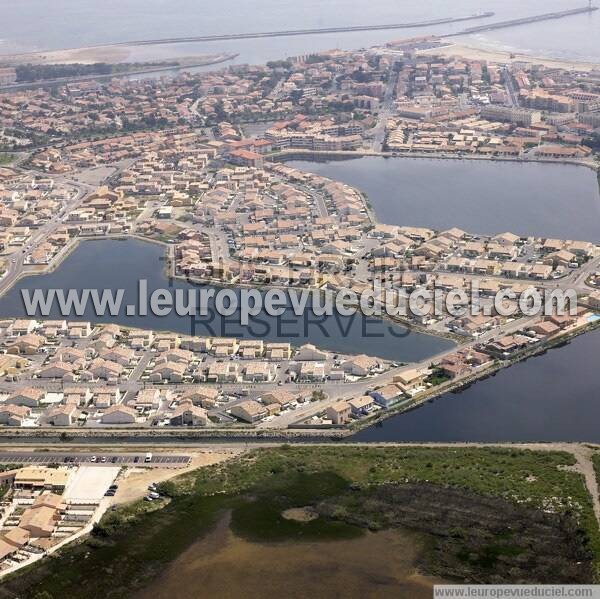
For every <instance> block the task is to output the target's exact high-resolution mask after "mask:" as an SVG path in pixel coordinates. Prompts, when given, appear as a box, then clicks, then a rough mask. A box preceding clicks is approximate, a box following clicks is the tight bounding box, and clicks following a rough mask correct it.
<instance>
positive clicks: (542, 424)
mask: <svg viewBox="0 0 600 599" xmlns="http://www.w3.org/2000/svg"><path fill="white" fill-rule="evenodd" d="M599 355H600V330H596V331H594V332H592V333H588V334H586V335H583V336H581V337H577V338H576V339H575V340H573V341H572V342H571V343H570V344H569V345H567V346H565V347H561V348H557V349H553V350H550V351H549V352H548V353H546V354H544V355H543V356H538V357H536V358H531V359H529V360H527V361H526V362H520V363H519V364H515V365H514V366H511V368H509V369H506V370H502V371H500V372H499V373H498V374H496V376H494V377H491V378H489V379H486V380H484V381H479V382H478V383H476V384H475V385H473V386H472V387H470V388H469V389H467V390H465V391H463V392H462V393H458V394H452V393H448V394H446V395H443V396H441V397H439V398H438V399H436V400H435V401H434V402H433V403H430V404H425V405H424V406H423V407H421V408H419V409H417V410H413V411H411V412H407V413H405V414H400V415H399V416H395V417H393V418H390V419H389V420H386V421H385V422H383V424H382V426H381V427H374V428H369V429H365V430H363V431H361V432H360V433H358V434H357V435H355V436H354V437H353V438H352V439H353V440H355V441H414V442H421V441H440V442H455V441H474V442H476V441H481V442H496V441H498V442H499V441H584V442H590V443H592V442H593V443H600V427H598V422H599V419H600V381H599V380H598V356H599Z"/></svg>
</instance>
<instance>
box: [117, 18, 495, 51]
mask: <svg viewBox="0 0 600 599" xmlns="http://www.w3.org/2000/svg"><path fill="white" fill-rule="evenodd" d="M494 14H495V13H493V12H483V13H477V14H474V15H467V16H464V17H447V18H444V19H432V20H428V21H417V22H414V23H392V24H384V25H355V26H345V27H323V28H317V29H290V30H284V31H264V32H259V33H229V34H223V35H200V36H190V37H171V38H164V39H154V40H136V41H132V42H119V43H117V44H114V45H115V46H154V45H159V44H185V43H190V42H221V41H230V40H249V39H258V38H267V37H290V36H301V35H322V34H325V33H350V32H356V31H386V30H392V29H414V28H418V27H431V26H433V25H447V24H449V23H460V22H462V21H472V20H475V19H486V18H489V17H493V16H494Z"/></svg>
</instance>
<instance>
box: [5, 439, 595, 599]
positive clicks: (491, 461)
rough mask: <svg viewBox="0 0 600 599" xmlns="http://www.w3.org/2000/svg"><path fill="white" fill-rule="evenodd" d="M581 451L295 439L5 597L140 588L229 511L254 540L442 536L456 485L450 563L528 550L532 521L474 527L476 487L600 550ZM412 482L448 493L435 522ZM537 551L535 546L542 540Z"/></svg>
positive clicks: (194, 477)
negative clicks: (420, 505) (296, 514)
mask: <svg viewBox="0 0 600 599" xmlns="http://www.w3.org/2000/svg"><path fill="white" fill-rule="evenodd" d="M574 461H575V460H574V458H573V456H572V455H571V454H569V453H562V452H535V451H525V450H517V449H511V448H508V449H494V448H460V447H456V448H426V447H421V448H405V447H366V446H346V445H331V446H300V445H294V446H290V445H285V446H281V447H278V448H268V449H266V448H265V449H257V450H254V451H252V452H249V453H246V454H244V455H242V456H240V457H239V458H236V459H235V460H231V461H230V462H226V463H221V464H216V465H214V466H210V467H206V468H202V469H199V470H196V471H194V472H190V473H186V474H184V475H181V476H179V477H177V478H176V479H173V480H171V481H169V482H168V483H164V484H162V485H160V490H161V491H162V493H163V494H166V495H168V500H166V501H164V502H161V504H160V505H156V504H148V503H144V502H137V503H134V504H132V505H130V506H125V507H123V508H119V509H117V510H114V511H111V512H109V513H108V514H106V515H105V517H104V518H103V519H102V521H101V522H100V523H99V525H98V526H97V527H96V529H95V531H94V534H93V535H92V536H91V537H90V539H89V540H87V541H86V542H84V543H81V544H79V545H74V546H71V547H68V548H66V549H64V550H62V551H61V552H60V553H59V554H58V555H54V556H52V557H50V558H48V559H46V560H44V561H42V562H40V563H38V564H36V565H33V566H31V567H29V568H26V569H24V570H23V571H21V572H20V573H19V574H18V575H14V576H12V577H10V578H9V579H8V580H6V581H5V582H4V583H3V585H2V586H1V587H0V599H2V598H4V597H6V598H11V599H12V598H16V597H35V596H36V594H37V593H46V595H41V596H44V597H46V598H48V597H50V598H51V597H54V598H58V597H69V598H70V599H78V598H86V599H87V598H88V597H103V598H108V599H111V598H117V597H129V596H131V595H132V593H133V592H134V591H135V589H137V588H140V587H143V586H147V585H148V584H149V582H150V581H151V580H152V578H153V577H155V576H157V575H158V574H160V573H161V572H162V571H164V568H165V566H166V565H167V564H168V563H169V562H172V561H173V560H174V559H175V558H177V557H178V556H179V555H180V554H181V553H182V552H183V551H185V550H186V549H187V548H188V547H190V545H192V543H194V542H195V541H198V540H199V539H201V538H203V536H204V535H205V534H207V532H208V531H210V530H211V528H212V527H213V526H214V525H215V523H216V522H217V521H218V519H219V518H220V517H222V516H223V515H224V514H225V513H226V512H227V511H230V512H231V515H232V517H231V527H232V529H233V530H234V532H236V533H237V534H238V535H241V536H243V537H245V538H246V539H248V540H250V541H254V542H256V541H258V542H264V541H268V542H273V541H276V542H279V541H298V540H313V539H314V540H331V541H334V540H336V539H347V538H352V537H353V536H356V535H358V534H361V531H364V530H365V529H367V528H372V529H377V528H378V527H384V526H395V525H400V526H404V525H407V526H408V527H409V528H410V527H411V526H414V528H415V530H417V531H425V532H428V534H429V535H434V536H435V532H432V531H431V530H428V527H429V528H431V527H434V528H432V530H433V531H434V530H435V526H437V525H438V523H439V522H440V521H441V522H444V521H445V520H446V519H447V518H446V516H447V514H450V512H449V511H448V510H449V508H448V506H447V505H445V503H447V502H445V500H444V498H445V497H448V498H449V499H448V502H449V501H450V500H451V501H453V502H456V501H457V499H456V497H454V496H452V495H451V494H450V495H448V493H450V492H452V493H459V499H460V498H461V497H463V496H464V498H465V501H466V503H465V504H464V506H463V507H462V508H461V509H463V511H464V513H465V514H466V520H465V521H464V522H463V521H462V520H460V519H457V520H455V521H454V522H453V523H452V526H451V527H450V529H447V527H446V528H445V529H444V531H443V533H444V536H445V538H447V539H449V541H448V544H446V545H444V547H447V548H449V550H451V552H452V562H451V563H450V566H451V567H452V568H456V571H459V572H463V573H464V572H466V573H472V572H476V571H479V570H485V568H486V567H487V568H494V567H495V564H497V563H501V564H502V563H504V562H505V561H506V560H519V559H523V558H524V555H525V557H526V556H527V554H524V555H523V554H522V553H521V552H522V551H523V546H522V544H521V543H520V542H517V540H518V539H519V534H521V533H520V530H519V529H518V528H514V527H510V526H506V524H507V523H506V522H504V521H503V520H504V518H501V520H502V521H501V522H500V524H498V525H496V524H495V523H493V522H492V525H490V526H487V527H486V528H485V530H484V532H483V534H481V535H478V536H476V537H473V536H472V535H471V536H469V534H467V533H469V529H474V528H475V527H474V526H473V522H478V520H477V519H476V518H477V517H478V516H477V515H476V516H475V520H473V519H472V518H471V517H470V514H472V513H474V512H473V508H472V506H471V502H470V501H469V499H470V498H475V497H479V498H480V499H481V498H483V499H481V501H480V502H483V504H482V507H481V508H480V509H481V510H482V511H481V513H485V514H490V513H491V514H494V513H495V505H496V504H494V503H492V509H490V508H489V506H487V504H486V503H485V501H487V500H488V498H494V499H498V500H501V502H502V505H503V506H504V507H503V509H506V507H505V506H514V507H515V509H517V508H518V509H519V510H529V511H528V513H529V514H531V515H533V514H542V516H543V517H544V518H546V516H547V515H548V514H549V515H550V516H551V517H552V518H555V519H558V520H560V519H564V521H565V523H566V524H565V527H564V531H565V535H566V536H565V538H569V539H572V540H573V542H574V543H575V546H574V549H573V551H574V552H577V551H579V549H580V545H582V546H583V550H582V551H581V555H582V556H584V557H585V552H586V548H588V549H592V550H593V552H594V556H595V557H596V559H597V558H598V556H599V555H600V550H599V547H600V544H599V541H598V539H599V535H598V528H597V525H596V521H595V518H594V514H593V510H592V505H591V499H590V497H589V496H588V494H587V491H586V489H585V486H584V484H583V481H582V478H581V476H580V475H579V474H577V473H576V472H573V471H569V470H566V469H565V468H564V467H565V466H572V465H573V464H574ZM411 486H412V487H414V488H416V489H417V490H420V492H422V490H423V489H426V490H427V493H425V494H424V495H421V496H422V497H429V496H431V497H433V498H436V497H438V498H440V499H439V501H441V503H440V506H441V507H440V506H436V505H435V504H431V506H430V508H431V509H430V510H429V511H428V512H427V513H428V514H430V515H431V520H430V521H428V522H427V521H426V522H424V521H423V520H421V519H419V520H418V521H416V520H415V521H414V522H412V523H411V521H410V518H408V516H407V514H408V512H407V511H406V510H405V511H404V512H402V511H398V510H397V509H396V508H397V506H399V505H402V504H403V502H402V501H400V500H399V499H398V500H397V501H393V502H391V503H390V502H389V499H388V498H389V497H393V496H395V495H393V494H394V493H400V492H409V491H411ZM392 491H393V493H392ZM444 492H446V495H444ZM460 493H462V494H463V495H460ZM398 497H399V496H398ZM484 499H485V501H484ZM382 502H383V503H382ZM378 505H380V506H381V505H384V506H386V507H385V510H383V511H382V510H380V509H377V506H378ZM452 505H455V503H454V504H452ZM305 507H310V508H311V509H312V510H314V512H315V513H316V516H315V517H314V518H310V519H306V520H305V521H302V520H295V519H287V518H285V517H283V515H282V514H283V512H284V511H285V510H288V509H289V508H305ZM157 508H159V509H157ZM374 508H375V509H374ZM444 509H445V510H446V512H444V511H443V510H444ZM440 510H441V511H440ZM540 510H544V512H545V513H543V512H542V511H540ZM550 516H549V517H550ZM486 517H487V518H488V519H489V518H490V516H486ZM407 518H408V519H407ZM403 523H404V524H403ZM574 526H575V527H576V528H577V527H578V529H577V530H573V527H574ZM569 527H570V528H569ZM522 530H526V531H527V530H530V529H522ZM539 530H543V531H546V532H547V533H548V539H550V540H551V539H552V538H554V535H555V531H556V530H563V528H560V526H559V527H558V528H556V526H554V525H553V524H552V523H550V524H548V522H547V520H544V521H542V522H541V523H540V524H539ZM536 534H537V533H536ZM434 550H435V548H434ZM530 550H531V552H532V553H534V554H535V545H531V547H530ZM440 553H441V552H440ZM569 555H570V554H569ZM588 561H589V560H588ZM433 563H438V565H439V568H440V571H445V570H444V569H445V568H448V567H450V566H449V565H448V564H449V562H445V561H443V560H441V561H439V560H438V562H435V561H434V562H433ZM457 563H462V564H463V566H464V567H462V568H461V567H460V565H459V566H457V565H456V564H457ZM478 569H479V570H478ZM576 574H577V573H576V572H575V573H574V574H573V576H576Z"/></svg>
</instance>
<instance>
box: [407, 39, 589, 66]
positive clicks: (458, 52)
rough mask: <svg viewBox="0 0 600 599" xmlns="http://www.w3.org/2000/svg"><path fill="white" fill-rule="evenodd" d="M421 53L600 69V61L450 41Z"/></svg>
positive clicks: (503, 61)
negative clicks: (561, 57) (583, 60)
mask: <svg viewBox="0 0 600 599" xmlns="http://www.w3.org/2000/svg"><path fill="white" fill-rule="evenodd" d="M419 54H437V55H439V56H460V57H461V58H466V59H469V60H478V59H482V60H488V61H490V62H499V63H512V62H523V61H525V62H532V63H536V64H543V65H545V66H547V67H551V68H558V69H568V70H572V71H590V70H595V69H598V70H600V63H591V62H582V61H577V60H559V59H556V58H548V57H543V56H532V55H529V54H520V53H518V52H512V53H511V52H503V51H502V50H490V49H488V48H480V47H477V46H471V45H468V44H455V43H452V42H449V43H448V45H447V46H442V47H439V48H431V49H428V50H422V51H420V52H419Z"/></svg>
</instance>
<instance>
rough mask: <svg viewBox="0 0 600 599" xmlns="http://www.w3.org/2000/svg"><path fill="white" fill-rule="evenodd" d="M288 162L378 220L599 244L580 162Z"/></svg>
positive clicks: (593, 196)
mask: <svg viewBox="0 0 600 599" xmlns="http://www.w3.org/2000/svg"><path fill="white" fill-rule="evenodd" d="M288 164H289V165H290V166H294V167H296V168H300V169H302V170H306V171H310V172H314V173H318V174H320V175H324V176H326V177H331V178H332V179H336V180H338V181H343V182H344V183H348V184H349V185H352V186H354V187H357V188H358V189H360V190H361V191H363V192H365V193H366V194H367V195H368V197H369V200H370V201H371V204H372V205H373V208H374V209H375V212H376V214H377V217H378V219H379V220H380V221H381V222H384V223H389V224H395V225H411V226H417V227H419V226H421V227H431V228H433V229H447V228H449V227H453V226H456V227H461V228H463V229H465V230H466V231H469V232H471V233H481V234H492V235H493V234H496V233H503V232H504V231H512V232H513V233H516V234H518V235H525V236H526V235H536V236H540V237H558V238H560V239H585V240H589V241H594V242H600V192H599V188H598V180H597V176H596V173H595V172H594V171H592V170H590V169H588V168H585V167H580V166H574V165H562V164H560V165H557V164H541V163H516V162H492V161H476V160H436V159H428V158H381V157H367V158H360V159H352V160H343V161H334V162H306V161H294V162H289V163H288Z"/></svg>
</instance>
